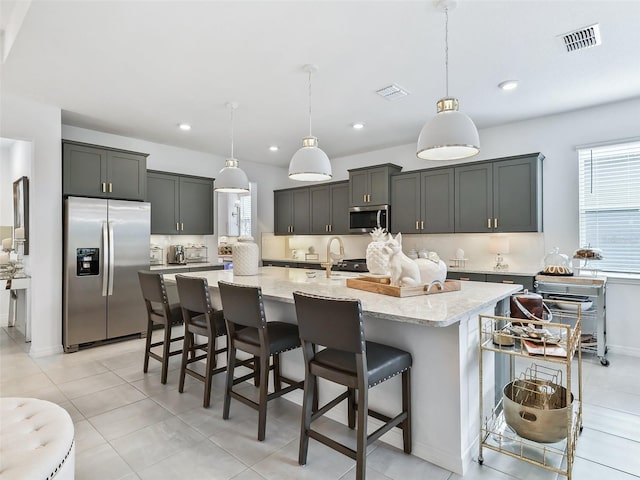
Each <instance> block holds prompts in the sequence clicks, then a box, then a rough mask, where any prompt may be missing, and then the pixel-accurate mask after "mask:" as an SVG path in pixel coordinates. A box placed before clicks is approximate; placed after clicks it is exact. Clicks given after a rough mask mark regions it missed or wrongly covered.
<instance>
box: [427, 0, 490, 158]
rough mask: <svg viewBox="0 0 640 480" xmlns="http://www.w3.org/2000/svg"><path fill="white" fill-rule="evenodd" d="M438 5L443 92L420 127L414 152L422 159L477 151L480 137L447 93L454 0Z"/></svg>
mask: <svg viewBox="0 0 640 480" xmlns="http://www.w3.org/2000/svg"><path fill="white" fill-rule="evenodd" d="M438 5H439V7H440V8H444V13H445V17H446V21H445V70H446V96H445V97H444V98H441V99H440V100H438V103H437V113H436V116H435V117H433V118H432V119H431V120H429V121H428V122H427V123H426V124H425V125H424V127H422V130H421V131H420V136H419V137H418V151H417V153H416V154H417V155H418V158H422V159H424V160H455V159H460V158H467V157H472V156H473V155H476V154H478V152H480V138H479V136H478V129H477V128H476V126H475V125H474V124H473V121H472V120H471V119H470V118H469V117H468V116H467V115H465V114H464V113H462V112H459V111H458V103H459V102H458V99H456V98H453V97H449V8H455V1H454V0H440V1H439V2H438Z"/></svg>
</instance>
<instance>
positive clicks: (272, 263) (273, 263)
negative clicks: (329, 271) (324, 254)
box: [262, 260, 324, 270]
mask: <svg viewBox="0 0 640 480" xmlns="http://www.w3.org/2000/svg"><path fill="white" fill-rule="evenodd" d="M262 266H263V267H287V268H306V269H310V270H324V267H323V266H322V265H320V264H319V263H308V262H293V261H292V262H289V261H288V260H263V261H262Z"/></svg>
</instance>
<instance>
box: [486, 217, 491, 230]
mask: <svg viewBox="0 0 640 480" xmlns="http://www.w3.org/2000/svg"><path fill="white" fill-rule="evenodd" d="M487 228H491V219H490V218H487Z"/></svg>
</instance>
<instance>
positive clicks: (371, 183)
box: [349, 163, 402, 207]
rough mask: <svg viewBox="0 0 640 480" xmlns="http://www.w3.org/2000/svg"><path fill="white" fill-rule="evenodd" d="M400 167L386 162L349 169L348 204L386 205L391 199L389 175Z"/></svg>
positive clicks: (356, 205) (359, 205)
mask: <svg viewBox="0 0 640 480" xmlns="http://www.w3.org/2000/svg"><path fill="white" fill-rule="evenodd" d="M400 170H402V167H400V166H398V165H394V164H392V163H387V164H384V165H376V166H374V167H366V168H355V169H351V170H349V205H350V206H352V207H365V206H367V205H387V204H389V203H390V200H391V183H390V182H391V175H392V174H394V173H397V172H399V171H400Z"/></svg>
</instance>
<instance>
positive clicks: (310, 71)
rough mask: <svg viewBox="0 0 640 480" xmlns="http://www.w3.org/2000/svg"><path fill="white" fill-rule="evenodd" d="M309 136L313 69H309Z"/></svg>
mask: <svg viewBox="0 0 640 480" xmlns="http://www.w3.org/2000/svg"><path fill="white" fill-rule="evenodd" d="M309 136H310V137H312V136H313V135H311V70H309Z"/></svg>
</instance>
